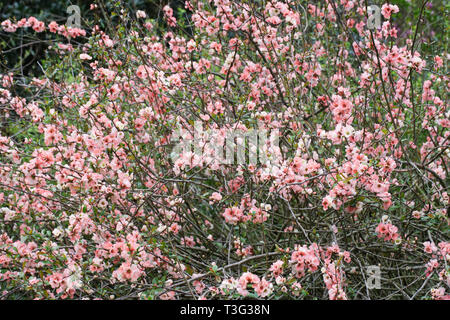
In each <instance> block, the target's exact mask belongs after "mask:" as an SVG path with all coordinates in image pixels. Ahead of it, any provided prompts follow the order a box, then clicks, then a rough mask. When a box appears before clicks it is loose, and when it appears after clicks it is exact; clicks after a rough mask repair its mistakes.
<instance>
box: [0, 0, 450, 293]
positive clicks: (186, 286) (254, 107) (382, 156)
mask: <svg viewBox="0 0 450 320" xmlns="http://www.w3.org/2000/svg"><path fill="white" fill-rule="evenodd" d="M91 10H93V11H96V10H99V7H98V6H97V5H95V4H93V5H91ZM117 10H121V11H118V12H117V13H118V15H117V17H119V19H120V22H119V23H117V24H116V25H115V26H110V27H109V30H102V28H100V27H99V26H97V25H94V26H90V27H86V28H84V29H79V28H68V27H66V26H64V25H60V24H58V23H56V22H54V21H53V22H49V23H48V22H43V21H39V20H37V19H36V18H34V17H29V18H23V19H21V20H17V21H16V20H14V19H12V18H11V19H8V20H5V21H3V22H2V23H1V27H2V30H3V32H4V33H8V34H10V36H11V37H13V36H14V35H16V34H18V32H19V31H20V30H22V31H23V32H28V33H30V34H33V33H43V32H45V33H49V34H51V35H52V37H53V38H52V39H53V40H52V42H51V45H50V46H49V47H48V50H47V55H48V57H47V60H46V61H44V62H43V67H42V76H40V77H35V78H32V79H27V78H26V77H23V76H21V74H20V71H17V70H15V71H12V72H9V71H5V72H4V73H3V74H2V75H1V78H0V110H1V112H0V121H1V123H2V130H1V132H0V159H1V161H0V163H1V164H0V207H1V208H0V221H1V223H0V280H1V281H0V290H1V291H0V296H1V297H2V298H27V299H53V298H72V299H73V298H76V299H79V298H83V299H85V298H86V299H94V298H101V299H110V298H141V299H182V298H189V299H217V298H220V299H240V298H260V299H262V298H264V299H280V298H292V299H300V298H301V299H313V298H320V299H322V298H329V299H370V298H371V299H374V298H389V299H396V298H397V299H398V298H401V299H417V298H424V299H431V298H433V299H448V298H449V294H448V286H449V285H450V277H449V272H450V270H449V269H448V262H449V257H450V256H449V254H450V249H449V246H450V244H449V243H448V208H449V194H448V181H449V178H448V169H449V152H450V151H449V146H450V141H449V135H450V131H449V127H450V120H449V117H450V112H449V109H448V107H447V104H446V101H445V96H446V90H447V89H448V87H449V81H448V80H449V79H448V77H447V76H446V75H445V73H446V72H445V71H446V67H445V66H446V63H447V58H448V56H447V54H446V53H445V52H442V53H439V54H438V55H434V56H431V57H430V56H425V55H423V54H421V52H420V50H419V49H418V45H417V41H418V39H419V37H418V36H417V34H418V33H420V31H418V29H419V26H420V25H418V26H417V29H416V33H415V34H412V35H411V36H410V37H409V38H406V37H405V38H398V37H397V35H398V29H397V28H396V26H395V25H394V24H393V23H391V19H393V18H394V17H395V16H396V15H400V14H401V12H400V11H399V7H398V6H397V5H394V4H384V5H383V6H382V7H381V13H382V16H383V18H384V20H383V23H382V26H381V27H380V29H369V28H367V26H366V22H367V9H366V6H365V2H364V1H356V0H342V1H333V0H327V1H325V0H324V1H309V2H308V1H300V0H296V1H290V0H286V1H270V2H266V1H231V0H210V1H207V0H203V1H194V0H192V1H186V3H185V8H184V9H180V10H179V12H180V14H177V12H175V11H174V10H173V8H172V7H171V6H169V5H168V6H164V7H163V8H162V17H163V21H159V22H158V21H155V20H152V19H150V18H147V14H146V13H145V12H144V11H137V12H135V13H133V12H129V11H127V10H125V9H121V8H119V9H117ZM422 10H424V7H422ZM30 29H32V30H30ZM199 121H200V123H201V124H202V126H203V128H204V129H205V130H207V129H208V130H214V131H213V132H215V134H216V136H217V137H219V138H220V139H222V141H223V140H225V139H226V135H227V132H230V131H231V132H233V131H237V130H240V131H248V130H252V129H258V130H267V131H271V132H276V133H277V136H278V137H279V145H278V146H273V145H265V146H260V148H262V149H264V152H265V153H267V154H268V157H269V159H267V161H265V162H264V161H263V162H261V161H258V163H256V164H253V163H250V164H249V163H224V162H220V161H216V158H215V156H214V154H212V153H210V152H208V150H206V148H202V145H201V143H198V144H197V146H198V145H200V146H199V148H198V150H196V151H195V150H189V149H187V148H182V149H180V150H179V149H175V150H176V152H175V154H174V146H176V144H177V143H178V142H179V141H180V139H181V140H184V141H186V140H190V141H192V140H193V139H194V140H195V141H194V142H199V141H203V140H202V139H200V138H199V139H198V140H197V138H198V137H197V136H196V135H195V133H194V131H195V128H194V123H198V122H199ZM180 128H181V129H182V130H181V131H182V132H183V134H182V135H181V136H179V135H178V136H177V134H176V132H179V131H180V130H179V129H180ZM175 138H177V139H175ZM220 139H219V140H220ZM250 149H251V148H249V147H248V148H246V149H245V150H244V151H245V152H244V153H245V155H246V156H249V153H250V152H261V150H259V151H258V150H256V151H255V150H250ZM174 156H175V158H174ZM369 266H378V267H379V268H380V271H381V279H378V280H380V284H381V286H380V287H379V288H376V289H369V288H367V285H366V284H367V280H368V278H369V277H370V275H368V274H367V273H366V269H367V268H368V267H369Z"/></svg>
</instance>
